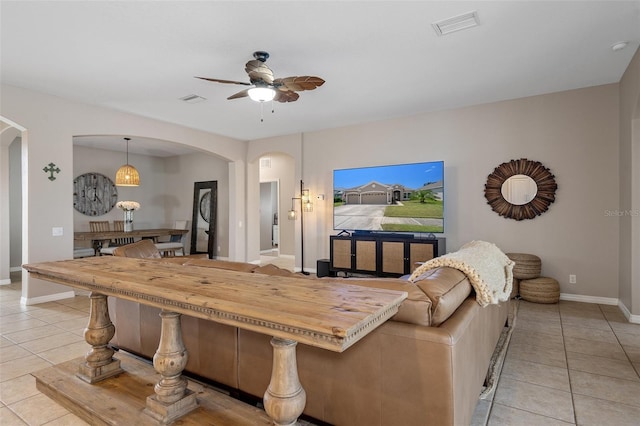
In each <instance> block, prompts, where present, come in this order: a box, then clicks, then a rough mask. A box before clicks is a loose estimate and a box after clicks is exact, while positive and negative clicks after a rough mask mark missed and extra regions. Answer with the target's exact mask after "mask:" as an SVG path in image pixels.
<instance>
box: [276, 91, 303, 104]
mask: <svg viewBox="0 0 640 426" xmlns="http://www.w3.org/2000/svg"><path fill="white" fill-rule="evenodd" d="M299 97H300V95H298V94H297V93H296V92H294V91H291V90H284V91H283V90H276V96H275V97H274V98H273V100H274V101H276V102H282V103H285V102H295V101H297V100H298V98H299Z"/></svg>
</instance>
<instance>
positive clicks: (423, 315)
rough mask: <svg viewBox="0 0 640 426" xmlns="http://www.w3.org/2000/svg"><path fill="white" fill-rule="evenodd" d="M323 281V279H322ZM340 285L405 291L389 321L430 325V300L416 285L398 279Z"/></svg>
mask: <svg viewBox="0 0 640 426" xmlns="http://www.w3.org/2000/svg"><path fill="white" fill-rule="evenodd" d="M323 279H324V278H323ZM339 282H340V283H341V284H353V285H360V286H363V287H372V288H382V289H385V290H397V291H406V292H407V295H408V296H407V298H406V299H405V300H404V301H403V302H402V303H401V304H400V307H399V308H398V313H396V314H395V315H394V316H393V317H391V319H392V320H393V321H398V322H404V323H408V324H417V325H424V326H427V327H428V326H430V325H431V321H432V319H431V300H430V299H429V298H428V297H427V295H425V294H424V292H423V291H422V290H421V289H420V288H418V287H417V286H416V285H414V284H412V283H410V282H408V281H405V280H400V279H389V278H386V279H380V278H371V279H367V278H365V279H357V278H356V279H354V278H349V279H346V280H344V279H342V280H340V281H339Z"/></svg>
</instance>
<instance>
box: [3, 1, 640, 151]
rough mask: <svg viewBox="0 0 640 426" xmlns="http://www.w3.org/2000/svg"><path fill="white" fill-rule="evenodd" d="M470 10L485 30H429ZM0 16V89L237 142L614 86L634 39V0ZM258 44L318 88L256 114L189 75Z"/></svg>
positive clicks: (230, 70) (31, 4) (211, 5)
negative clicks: (314, 79) (318, 81)
mask: <svg viewBox="0 0 640 426" xmlns="http://www.w3.org/2000/svg"><path fill="white" fill-rule="evenodd" d="M473 10H477V13H478V17H479V20H480V26H478V27H475V28H471V29H468V30H465V31H459V32H455V33H452V34H449V35H446V36H442V37H439V36H437V35H436V32H435V31H434V29H433V27H432V25H431V24H432V23H433V22H435V21H439V20H442V19H446V18H450V17H452V16H455V15H459V14H462V13H466V12H470V11H473ZM0 15H1V16H0V19H1V22H0V23H1V30H0V36H1V45H0V47H1V64H0V66H1V68H0V72H1V74H0V76H1V80H2V83H5V84H9V85H15V86H20V87H25V88H28V89H33V90H37V91H41V92H46V93H50V94H53V95H57V96H61V97H65V98H71V99H75V100H79V101H82V102H86V103H90V104H95V105H100V106H104V107H108V108H114V109H117V110H121V111H127V112H130V113H134V114H139V115H143V116H147V117H152V118H157V119H160V120H164V121H168V122H172V123H178V124H182V125H185V126H188V127H192V128H196V129H201V130H205V131H209V132H213V133H217V134H221V135H225V136H230V137H233V138H238V139H242V140H250V139H257V138H262V137H269V136H275V135H282V134H291V133H298V132H309V131H315V130H320V129H326V128H334V127H340V126H345V125H350V124H356V123H363V122H370V121H377V120H382V119H387V118H392V117H399V116H405V115H411V114H416V113H420V112H426V111H432V110H440V109H448V108H454V107H460V106H465V105H474V104H479V103H486V102H493V101H498V100H504V99H513V98H519V97H524V96H531V95H537V94H543V93H549V92H556V91H562V90H568V89H575V88H580V87H588V86H594V85H600V84H606V83H613V82H618V81H619V80H620V77H621V76H622V74H623V72H624V70H625V69H626V67H627V65H628V64H629V62H630V60H631V58H632V56H633V54H634V52H635V51H636V50H637V48H638V45H639V43H640V1H627V2H623V1H601V2H598V1H546V2H545V1H497V2H484V1H473V2H465V1H447V2H432V1H407V2H400V1H366V2H365V1H358V2H356V1H296V2H292V1H284V2H273V1H260V2H246V1H226V2H222V1H195V2H186V1H162V2H146V1H136V2H110V1H91V2H79V1H68V2H62V1H44V2H35V1H15V2H13V1H4V0H3V1H2V2H1V4H0ZM619 41H628V42H629V46H628V47H627V48H626V49H623V50H621V51H617V52H614V51H613V50H612V49H611V46H612V45H613V44H614V43H616V42H619ZM256 50H266V51H268V52H269V53H270V54H271V57H270V58H269V60H268V61H267V65H269V67H270V68H271V69H272V70H273V71H274V74H275V76H276V77H286V76H295V75H316V76H319V77H322V78H324V79H325V80H326V83H325V84H324V85H323V86H322V87H320V88H318V89H316V90H314V91H309V92H301V93H300V99H299V100H298V101H297V102H293V103H290V104H279V103H276V104H275V113H274V114H271V105H270V104H265V105H264V107H265V108H264V122H262V123H261V122H260V115H261V111H260V105H259V104H258V103H255V102H253V101H251V100H249V99H248V98H243V99H236V100H230V101H229V100H226V98H227V97H228V96H230V95H232V94H233V93H235V92H237V91H239V90H242V89H243V88H244V87H243V86H236V85H226V84H219V83H211V82H206V81H202V80H198V79H195V78H194V76H205V77H214V78H222V79H229V80H239V81H248V77H247V75H246V73H245V71H244V64H245V63H246V62H247V61H248V60H250V59H252V56H251V55H252V53H253V52H254V51H256ZM190 94H197V95H200V96H202V97H205V98H207V101H206V102H202V103H198V104H187V103H184V102H183V101H180V100H179V98H181V97H183V96H186V95H190ZM9 118H10V117H9ZM121 137H122V136H117V137H115V138H113V137H112V138H111V139H109V138H95V139H93V140H92V141H90V142H91V144H94V146H95V145H96V144H97V145H100V143H101V140H106V139H109V142H108V143H109V144H110V146H112V147H114V146H116V148H113V149H118V148H117V146H120V147H121V148H120V150H123V149H124V144H123V143H122V142H121V141H122V139H121ZM116 141H118V142H120V143H116ZM87 143H89V142H87ZM159 143H160V142H158V144H159ZM139 146H140V145H139ZM154 148H155V149H156V150H157V151H158V152H164V154H162V153H156V154H153V155H168V154H167V152H165V151H166V150H169V151H171V149H173V148H172V147H171V146H161V145H157V144H156V146H155V147H154ZM110 149H112V148H110ZM136 150H137V148H136V147H135V144H134V143H133V142H132V145H131V149H130V151H131V152H136Z"/></svg>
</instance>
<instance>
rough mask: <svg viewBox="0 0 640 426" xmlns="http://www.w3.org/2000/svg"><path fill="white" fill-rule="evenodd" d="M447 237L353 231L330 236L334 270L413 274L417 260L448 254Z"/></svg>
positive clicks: (377, 273) (399, 274) (393, 274)
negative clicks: (350, 233)
mask: <svg viewBox="0 0 640 426" xmlns="http://www.w3.org/2000/svg"><path fill="white" fill-rule="evenodd" d="M444 250H445V239H444V238H416V237H414V236H412V235H408V236H405V235H402V234H383V233H371V234H361V235H359V234H353V235H332V236H331V237H330V251H331V259H330V265H329V269H330V270H331V272H334V273H336V272H353V273H361V274H371V275H377V276H388V277H389V276H401V275H405V274H410V273H411V272H412V271H413V270H414V269H415V267H416V263H417V262H426V261H427V260H430V259H433V258H434V257H437V256H439V255H441V254H443V253H444Z"/></svg>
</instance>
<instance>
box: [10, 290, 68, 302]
mask: <svg viewBox="0 0 640 426" xmlns="http://www.w3.org/2000/svg"><path fill="white" fill-rule="evenodd" d="M75 296H76V294H75V292H74V291H73V290H72V291H65V292H64V293H55V294H48V295H46V296H40V297H29V298H26V297H22V298H20V304H21V305H37V304H39V303H46V302H55V301H56V300H62V299H70V298H73V297H75Z"/></svg>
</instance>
